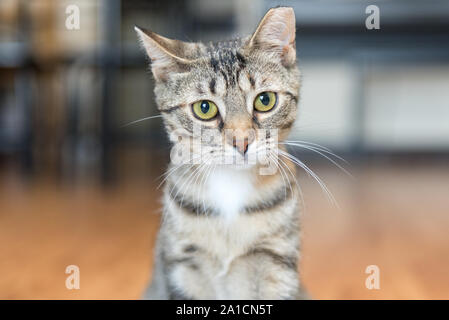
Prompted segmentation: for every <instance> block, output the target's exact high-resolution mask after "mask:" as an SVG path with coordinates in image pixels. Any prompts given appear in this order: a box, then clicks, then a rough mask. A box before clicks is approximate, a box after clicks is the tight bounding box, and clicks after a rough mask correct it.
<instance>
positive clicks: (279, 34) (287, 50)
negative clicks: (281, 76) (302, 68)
mask: <svg viewBox="0 0 449 320" xmlns="http://www.w3.org/2000/svg"><path fill="white" fill-rule="evenodd" d="M295 34H296V22H295V12H294V11H293V9H292V8H290V7H278V8H273V9H270V10H269V11H268V12H267V13H266V14H265V16H264V17H263V18H262V20H261V21H260V23H259V26H258V27H257V29H256V31H255V32H254V34H253V35H252V37H251V39H250V40H249V43H248V46H249V48H251V49H261V50H265V51H267V52H272V53H275V54H276V55H278V56H279V57H280V58H281V62H282V64H283V65H284V66H291V65H292V64H294V63H295V62H296V45H295Z"/></svg>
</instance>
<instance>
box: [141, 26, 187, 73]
mask: <svg viewBox="0 0 449 320" xmlns="http://www.w3.org/2000/svg"><path fill="white" fill-rule="evenodd" d="M134 30H136V32H137V35H138V37H139V40H140V43H141V45H142V47H143V48H144V49H145V51H146V53H147V55H148V57H149V58H150V59H151V70H152V72H153V75H154V77H155V79H156V80H160V81H165V80H166V79H167V78H168V76H169V75H170V73H176V72H183V71H187V70H188V68H189V65H190V63H191V60H189V59H186V58H184V57H183V56H184V50H185V48H184V46H185V43H184V42H182V41H179V40H172V39H168V38H165V37H163V36H160V35H158V34H156V33H154V32H152V31H149V30H145V29H142V28H139V27H137V26H134Z"/></svg>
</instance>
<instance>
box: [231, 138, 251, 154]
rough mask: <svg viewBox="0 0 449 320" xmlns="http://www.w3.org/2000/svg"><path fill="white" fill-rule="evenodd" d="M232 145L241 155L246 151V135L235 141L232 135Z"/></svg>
mask: <svg viewBox="0 0 449 320" xmlns="http://www.w3.org/2000/svg"><path fill="white" fill-rule="evenodd" d="M232 146H233V147H234V148H236V149H237V151H238V152H240V153H241V155H242V156H244V155H245V153H246V151H248V137H244V138H243V140H240V141H237V139H236V138H235V137H234V139H233V141H232Z"/></svg>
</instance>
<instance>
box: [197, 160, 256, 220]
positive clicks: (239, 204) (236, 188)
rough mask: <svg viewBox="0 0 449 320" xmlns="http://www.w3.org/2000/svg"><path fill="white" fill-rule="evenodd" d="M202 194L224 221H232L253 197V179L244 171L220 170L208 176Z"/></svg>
mask: <svg viewBox="0 0 449 320" xmlns="http://www.w3.org/2000/svg"><path fill="white" fill-rule="evenodd" d="M204 193H205V194H206V197H207V199H208V202H210V204H211V205H212V206H213V207H214V208H215V209H216V210H217V211H219V212H220V215H221V216H222V217H223V218H224V219H226V220H233V219H234V218H236V217H237V215H238V214H239V212H241V211H242V210H243V209H244V208H245V206H246V205H247V204H248V203H249V202H250V199H251V198H252V197H253V196H254V193H255V186H254V183H253V177H252V176H251V174H250V173H249V172H248V171H246V170H236V169H226V168H220V169H217V170H215V171H214V172H213V173H212V174H211V175H210V176H209V178H208V180H207V183H206V185H205V190H204Z"/></svg>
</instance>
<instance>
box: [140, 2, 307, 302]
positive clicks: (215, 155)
mask: <svg viewBox="0 0 449 320" xmlns="http://www.w3.org/2000/svg"><path fill="white" fill-rule="evenodd" d="M135 29H136V32H137V34H138V38H139V40H140V43H141V45H142V47H143V48H144V49H145V51H146V53H147V55H148V57H149V58H150V61H151V70H152V74H153V76H154V79H155V97H156V103H157V106H158V110H159V111H160V112H161V114H162V117H163V122H164V126H165V128H166V130H167V132H168V134H169V136H170V141H171V143H173V150H177V151H176V152H172V157H171V162H170V164H169V168H168V171H167V173H166V176H165V186H164V193H163V215H162V222H161V227H160V230H159V233H158V236H157V244H156V248H155V264H154V268H153V270H154V271H153V276H152V282H151V285H150V286H149V287H148V289H147V290H146V292H145V293H144V298H145V299H298V298H303V297H305V295H304V290H303V286H302V284H301V283H300V278H299V271H298V260H299V252H300V241H299V232H300V226H299V211H300V209H301V208H300V207H301V206H300V203H299V198H300V194H299V192H300V191H299V189H298V187H297V184H296V180H295V168H294V164H293V163H292V161H290V159H289V158H288V157H279V155H283V154H285V150H284V148H283V147H282V144H280V143H279V141H283V140H284V139H286V137H287V135H288V134H289V132H290V130H291V127H292V125H293V124H294V122H295V119H296V114H297V108H298V107H297V105H298V100H299V91H300V72H299V69H298V67H297V62H296V46H295V15H294V12H293V9H292V8H289V7H277V8H273V9H270V10H269V11H268V12H267V13H266V15H265V16H264V17H263V19H262V20H261V21H260V23H259V25H258V26H257V28H256V30H255V32H254V33H253V34H252V35H251V36H248V37H245V38H241V39H234V40H230V41H223V42H216V43H210V44H203V43H187V42H182V41H178V40H171V39H168V38H165V37H163V36H160V35H158V34H156V33H154V32H151V31H148V30H144V29H141V28H138V27H135ZM198 128H199V129H201V130H204V131H203V132H205V131H208V132H209V133H211V134H212V135H213V136H215V137H218V138H219V139H215V142H214V143H212V142H207V141H205V140H204V139H203V138H204V135H205V134H203V133H200V134H198V131H197V130H198ZM195 132H196V134H195ZM227 132H231V133H232V134H228V133H227ZM261 132H263V133H261ZM267 132H268V134H267ZM270 132H275V135H276V140H277V141H275V142H274V143H261V141H264V140H266V141H269V142H273V140H274V137H273V135H274V134H273V135H271V134H270ZM220 141H221V143H220ZM269 146H271V147H269ZM273 146H274V148H273V149H270V148H272V147H273ZM198 147H200V148H198ZM176 148H178V149H176ZM179 148H180V149H179ZM195 148H196V149H195ZM179 150H183V151H189V152H191V153H192V154H191V155H189V158H188V159H190V160H191V161H190V162H186V161H177V163H174V162H175V161H173V159H174V158H175V155H176V154H178V153H179V152H178V151H179ZM198 150H200V151H198ZM258 152H262V154H264V152H265V155H267V154H268V156H266V157H265V158H264V157H261V159H262V160H261V159H259V158H257V159H255V161H252V162H251V163H250V162H249V161H248V159H249V158H250V157H251V156H254V155H255V154H256V153H258ZM277 152H279V154H277ZM252 158H253V159H254V157H252ZM282 158H283V159H282ZM192 159H196V160H197V161H196V162H195V161H192ZM211 159H215V160H217V159H220V160H219V161H215V162H213V161H211ZM223 159H225V160H226V159H227V162H220V161H223ZM236 159H239V160H240V162H239V163H234V162H232V160H236ZM263 159H265V160H263ZM267 159H269V160H268V162H270V163H272V162H274V163H275V168H276V169H277V170H274V171H272V172H269V174H266V173H265V174H264V173H263V171H262V169H267V168H269V167H270V166H269V165H267V163H268V162H267ZM184 160H185V159H184ZM229 160H231V161H230V162H229ZM264 161H265V162H264ZM268 171H269V170H268Z"/></svg>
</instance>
